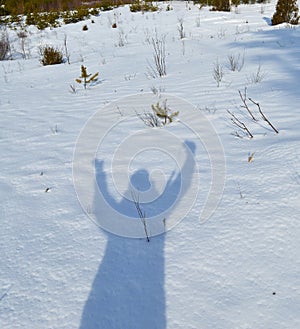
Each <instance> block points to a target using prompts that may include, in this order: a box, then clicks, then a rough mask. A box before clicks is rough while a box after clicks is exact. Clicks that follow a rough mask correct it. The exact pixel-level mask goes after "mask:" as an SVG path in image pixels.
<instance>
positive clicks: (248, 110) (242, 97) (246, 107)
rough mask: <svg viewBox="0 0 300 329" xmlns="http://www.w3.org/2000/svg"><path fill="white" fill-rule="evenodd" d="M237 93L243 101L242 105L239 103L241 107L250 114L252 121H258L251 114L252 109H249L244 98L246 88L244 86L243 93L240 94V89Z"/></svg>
mask: <svg viewBox="0 0 300 329" xmlns="http://www.w3.org/2000/svg"><path fill="white" fill-rule="evenodd" d="M239 95H240V98H241V100H242V102H243V104H244V105H241V107H242V108H244V109H246V110H247V112H248V113H249V115H250V116H251V118H252V119H253V120H254V121H258V120H257V119H256V118H255V116H254V115H253V113H252V111H251V110H250V108H249V106H248V104H247V102H246V100H247V88H245V90H244V95H242V93H241V91H240V90H239Z"/></svg>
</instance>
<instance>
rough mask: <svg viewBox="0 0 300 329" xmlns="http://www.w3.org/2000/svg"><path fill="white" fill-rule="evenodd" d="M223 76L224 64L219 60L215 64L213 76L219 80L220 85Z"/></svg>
mask: <svg viewBox="0 0 300 329" xmlns="http://www.w3.org/2000/svg"><path fill="white" fill-rule="evenodd" d="M223 76H224V72H223V66H222V65H221V64H220V63H219V62H218V61H217V62H216V63H215V64H214V70H213V78H214V79H215V81H216V82H217V86H218V87H219V86H220V82H221V81H222V79H223Z"/></svg>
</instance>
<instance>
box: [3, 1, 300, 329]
mask: <svg viewBox="0 0 300 329" xmlns="http://www.w3.org/2000/svg"><path fill="white" fill-rule="evenodd" d="M275 4H276V3H275V1H273V0H272V1H271V2H270V3H269V4H264V5H249V6H239V7H238V9H237V12H235V11H234V10H233V11H232V12H231V13H223V12H222V13H220V12H210V11H209V10H208V8H203V9H201V10H199V8H198V7H196V6H193V5H190V6H186V4H183V3H179V2H178V3H176V2H174V3H172V7H173V10H171V11H165V10H161V11H160V12H157V13H144V14H141V13H130V11H129V8H128V7H124V8H118V9H115V10H113V11H110V12H105V13H101V14H100V16H99V17H95V18H93V19H94V21H95V23H91V21H87V22H81V23H77V24H72V25H67V26H62V27H59V28H56V29H53V30H50V29H47V30H45V31H37V30H36V29H35V28H33V27H31V28H30V29H29V33H30V35H29V36H28V38H27V40H26V49H27V52H28V57H29V58H28V59H26V60H23V59H20V57H19V56H18V53H19V52H21V48H20V42H19V40H18V38H17V37H16V32H14V31H10V40H11V42H12V46H13V50H14V56H15V60H12V61H3V62H1V67H0V72H1V77H0V111H1V130H0V150H1V160H0V168H1V171H0V196H1V208H0V218H1V230H0V235H1V237H0V245H1V255H2V256H1V261H0V262H1V263H0V328H5V329H6V328H9V329H11V328H13V329H14V328H32V329H35V328H59V329H64V328H65V329H70V328H81V329H93V328H101V329H113V328H122V329H141V328H152V329H153V328H155V329H163V328H172V329H173V328H188V329H192V328H195V329H202V328H205V329H207V328H208V329H210V328H225V329H227V328H228V329H232V328H255V329H257V328H272V329H273V328H276V329H277V328H278V329H279V328H280V329H282V328H289V329H290V328H298V327H300V316H299V309H300V267H299V265H300V257H299V248H300V240H299V234H300V225H299V213H300V206H299V194H300V167H299V160H300V151H299V140H300V132H299V120H300V109H299V106H298V104H299V100H300V99H299V70H300V66H299V58H300V46H299V39H300V30H299V28H298V27H288V26H285V25H280V26H275V27H272V26H270V25H268V22H269V21H270V18H271V17H272V15H273V13H274V10H275ZM162 8H164V7H163V5H162ZM179 19H183V25H184V30H185V34H186V37H185V38H184V39H180V38H179V33H178V24H179ZM114 21H116V22H117V25H118V28H117V29H113V28H112V27H111V23H112V22H114ZM85 23H86V24H87V25H88V28H89V30H88V31H86V32H84V31H82V26H83V25H84V24H85ZM156 33H157V35H158V36H162V35H165V37H166V50H167V57H166V63H167V75H166V76H165V77H163V78H156V79H153V78H151V77H149V76H147V68H148V67H149V63H152V47H151V45H150V44H149V40H150V39H151V37H153V36H155V34H156ZM65 36H67V42H68V49H69V52H70V61H71V64H70V65H68V64H61V65H55V66H46V67H43V66H41V64H40V63H39V46H40V45H41V44H52V45H57V46H59V47H63V42H64V38H65ZM120 38H123V39H122V40H123V41H124V46H120ZM230 55H234V56H236V57H238V56H240V58H243V59H244V65H243V67H242V68H241V70H240V71H234V72H233V71H231V70H230V69H229V61H228V56H230ZM217 63H219V64H220V65H221V66H222V69H223V73H224V77H223V79H222V81H221V82H220V85H219V87H218V86H217V82H216V81H215V79H214V77H213V73H214V68H215V67H216V65H217ZM82 64H84V65H86V66H87V68H88V71H89V72H91V73H95V72H97V71H99V75H100V83H98V84H96V85H94V86H91V87H89V88H88V89H87V90H84V89H83V87H82V86H81V85H79V84H77V83H76V82H75V79H76V78H77V77H79V75H80V66H81V65H82ZM259 70H260V71H259ZM257 80H259V81H257ZM70 85H72V86H74V87H75V89H76V93H74V92H72V90H71V88H70ZM245 87H246V88H247V95H248V96H249V97H251V98H252V99H253V100H254V101H256V102H259V104H260V106H261V108H262V110H263V111H264V113H265V114H266V116H267V117H268V118H269V119H270V120H271V122H272V123H273V124H274V126H275V127H276V128H277V129H278V130H279V134H276V133H275V132H274V131H273V130H272V129H271V127H270V126H269V125H268V124H267V123H266V122H264V121H263V120H261V118H260V117H259V113H258V109H257V107H256V106H255V105H253V104H251V103H250V102H249V105H250V106H251V109H252V110H253V113H254V114H255V115H256V116H257V117H259V118H260V120H259V122H258V123H255V122H253V121H251V120H250V119H249V117H248V116H247V113H246V111H245V109H243V108H241V105H243V104H242V101H241V98H240V96H239V93H238V91H239V90H240V91H241V92H242V93H243V92H244V90H245ZM154 89H156V90H160V91H161V92H163V93H165V95H166V96H164V94H163V96H162V97H166V98H168V99H169V100H170V102H172V100H173V99H183V102H188V103H191V104H193V105H194V106H195V108H194V109H193V110H192V111H191V112H190V113H188V112H187V111H185V110H183V109H182V110H181V109H180V108H179V111H180V113H179V118H178V121H177V122H174V123H173V124H171V125H169V126H167V127H165V128H163V129H154V130H151V129H150V128H147V127H145V126H144V125H143V123H142V122H141V120H139V119H138V118H137V117H136V116H135V115H134V113H135V108H134V107H133V108H130V107H128V108H129V110H128V111H131V112H130V113H127V112H126V111H127V110H123V109H122V106H123V105H122V104H124V100H123V97H125V96H130V95H136V94H138V95H142V97H144V95H145V94H146V95H149V93H150V94H151V95H152V94H153V92H152V91H153V90H154ZM137 97H139V96H137ZM145 97H146V96H145ZM153 97H154V95H153ZM142 99H143V98H142ZM114 101H116V102H117V103H116V104H117V105H120V106H119V107H118V106H116V107H115V110H110V109H113V107H112V106H111V104H114V103H112V102H114ZM125 103H126V102H125ZM139 104H141V103H139ZM172 104H173V103H172ZM141 106H143V109H142V111H144V110H145V109H146V110H147V109H149V107H150V106H151V104H149V103H147V102H145V103H144V104H142V105H141ZM174 106H175V107H176V104H174ZM126 109H127V108H126ZM227 110H230V111H231V112H232V113H234V114H235V115H236V116H237V117H239V118H240V119H242V120H243V121H244V122H246V124H247V126H248V127H249V129H250V130H251V132H252V133H253V135H254V138H252V139H249V138H248V137H244V138H238V137H236V136H234V133H235V132H236V131H237V130H238V129H237V127H236V126H234V125H233V124H232V123H231V120H230V115H229V113H228V112H227ZM197 113H198V114H199V116H197V115H195V114H197ZM101 114H103V121H101V120H100V123H99V127H100V130H99V135H102V134H104V131H101V127H103V129H108V128H110V127H111V125H113V124H116V127H115V129H114V130H110V133H111V134H110V135H109V134H108V135H107V137H106V138H107V139H106V140H104V143H103V144H102V145H99V148H98V149H97V150H96V152H95V159H96V161H98V163H100V162H101V161H104V167H103V168H101V167H100V166H98V167H96V168H95V171H96V172H95V175H96V178H98V180H97V184H98V187H99V186H100V188H101V186H103V185H104V183H106V184H107V185H108V186H107V191H108V192H109V193H110V195H111V196H112V199H114V200H117V201H118V202H119V204H121V205H122V202H121V203H120V200H121V201H122V197H121V199H120V195H118V193H116V191H114V189H113V183H112V181H109V174H110V162H109V161H111V159H110V156H111V155H112V154H114V152H115V151H116V150H117V149H118V145H119V144H121V145H122V143H123V141H124V139H126V137H127V136H133V142H132V143H133V145H139V144H138V143H141V145H143V142H145V141H146V140H147V141H149V138H150V140H151V134H153V140H154V142H153V143H155V144H154V147H156V148H158V149H159V150H160V151H161V153H156V151H147V152H144V153H141V154H140V155H139V154H138V156H136V159H135V160H136V161H135V162H133V163H132V168H131V169H132V170H133V172H134V170H138V169H139V168H143V169H146V170H149V171H151V170H158V176H155V175H154V176H153V177H152V178H153V179H156V181H155V182H156V183H159V182H160V178H161V177H165V179H166V181H167V182H168V179H170V177H172V173H173V172H175V176H176V174H178V172H179V173H180V166H179V167H178V163H180V162H183V163H185V162H184V159H188V157H189V156H192V158H193V161H195V166H194V167H193V168H192V170H191V172H192V173H193V175H194V176H193V177H194V178H195V177H196V179H199V188H198V196H197V198H196V200H194V201H195V203H193V204H192V203H191V200H190V199H189V198H188V197H187V196H186V194H184V195H182V200H183V201H182V200H181V201H182V207H183V208H184V207H185V206H186V205H188V206H189V205H192V207H191V210H190V212H189V213H188V216H186V217H185V218H180V219H182V221H180V223H179V224H178V225H176V226H175V227H174V228H172V230H170V231H168V232H167V233H166V234H162V235H159V236H156V237H151V238H150V243H147V242H146V239H145V238H140V239H131V238H124V237H119V236H116V235H114V234H111V233H108V232H106V231H105V230H103V229H102V228H101V227H99V222H97V219H98V220H100V225H101V220H102V219H103V218H108V217H109V215H110V214H109V213H105V212H104V213H103V212H101V211H102V209H101V207H99V204H98V203H95V204H87V205H86V206H84V207H83V208H82V207H81V204H80V202H79V201H81V200H78V198H77V194H76V191H75V187H74V182H73V178H74V177H73V155H74V151H75V149H76V143H77V140H78V137H79V136H80V132H82V131H83V130H82V129H83V128H84V127H85V124H86V123H87V122H88V120H89V118H91V117H92V116H93V115H98V116H99V115H100V118H101ZM119 120H125V123H126V124H125V125H122V124H120V123H119ZM203 120H208V121H209V123H210V124H211V125H212V126H209V127H211V129H213V128H214V130H213V131H214V132H215V133H216V135H217V136H218V137H219V139H220V142H221V144H222V152H223V151H224V154H225V157H224V159H225V161H226V175H225V182H224V183H225V186H224V190H223V193H222V200H221V201H220V203H219V205H218V207H217V209H216V210H215V211H214V213H213V215H212V216H211V217H210V219H209V220H206V221H203V220H201V218H200V219H199V212H201V210H203V207H204V206H205V200H206V198H207V197H208V194H209V188H210V186H211V183H212V182H211V179H212V177H211V175H212V170H211V167H210V164H209V154H207V153H206V151H205V146H206V145H203V140H201V139H200V138H199V137H198V136H197V135H195V133H194V132H192V131H191V130H188V129H186V127H183V125H182V122H187V123H189V124H191V125H192V124H193V125H195V129H198V128H199V127H202V126H201V125H203V122H204V121H203ZM96 128H98V126H96ZM203 129H204V126H203ZM160 130H161V131H163V132H162V133H160V132H159V131H160ZM105 131H106V130H105ZM139 131H142V132H143V133H144V131H146V134H147V138H146V139H145V140H143V139H142V138H141V137H140V135H139V134H137V132H139ZM210 131H211V130H210ZM201 132H202V130H201V129H200V134H201ZM164 133H166V134H170V136H172V134H173V136H174V139H175V140H176V139H177V140H176V144H175V143H172V141H173V142H174V140H173V139H172V138H171V137H170V140H167V142H166V141H165V140H163V141H161V144H159V145H156V144H158V143H159V139H155V137H154V136H163V135H159V134H164ZM135 134H137V135H135ZM149 136H150V137H149ZM95 138H98V135H97V134H96V135H95ZM186 141H188V142H189V143H190V144H188V145H190V146H191V145H194V146H195V147H196V148H195V149H194V153H193V152H192V153H193V154H191V153H189V156H187V158H184V156H185V152H187V148H186V145H187V144H184V143H185V142H186ZM177 143H178V145H179V146H178V148H177ZM169 144H171V146H170V147H171V149H170V150H171V151H172V152H176V150H177V149H178V155H177V158H176V156H175V157H173V158H172V157H168V156H167V155H166V154H167V153H166V152H167V151H168V150H169V149H167V145H169ZM89 146H90V144H87V149H88V147H89ZM127 149H128V153H130V150H131V148H130V147H129V146H128V144H126V143H125V146H124V148H123V153H122V154H125V155H127V154H126V152H127ZM124 150H125V151H124ZM210 151H211V152H213V150H210ZM180 152H181V153H180ZM208 153H209V152H208ZM187 154H188V153H187ZM212 154H213V153H212ZM218 154H219V153H218ZM222 154H223V153H221V155H222ZM252 154H253V159H252V161H251V162H248V157H249V156H251V155H252ZM75 155H76V153H75ZM165 157H166V158H165ZM122 159H123V158H121V160H122ZM88 163H89V164H90V165H91V163H90V162H88ZM96 163H97V162H96ZM186 163H187V162H186ZM188 163H190V162H188ZM83 164H85V162H84V159H83ZM92 165H94V163H92ZM82 168H86V167H84V166H83V167H82ZM97 168H98V169H99V168H100V169H101V172H100V174H99V172H97ZM122 168H124V167H121V169H122ZM183 168H185V167H183ZM189 168H190V167H189ZM190 169H191V168H190ZM161 171H163V172H164V175H165V176H161V175H160V174H161ZM185 172H188V170H187V171H185ZM121 174H122V170H121ZM176 177H178V176H176ZM221 178H222V177H221ZM106 180H107V181H106ZM169 181H170V182H172V181H171V180H169ZM75 183H76V179H75ZM121 183H122V184H123V188H124V189H125V190H126V186H127V183H128V182H127V181H126V179H125V178H122V179H121ZM220 184H222V180H221V181H220ZM221 186H222V185H221ZM85 187H87V189H88V187H89V185H88V184H87V185H85ZM96 188H97V186H96V187H95V186H93V185H91V186H90V189H88V191H87V193H91V195H89V194H88V195H89V197H90V200H93V195H94V193H95V191H96ZM185 193H188V191H186V192H185ZM169 199H172V194H170V196H169V194H167V196H166V200H167V201H166V202H168V200H169ZM163 205H164V203H161V204H160V206H161V207H162V208H159V207H158V208H155V209H151V207H150V208H149V209H147V211H148V212H150V213H151V211H154V210H155V211H156V210H157V209H158V211H163V210H164V209H163ZM180 205H181V204H180ZM99 208H100V209H99ZM183 208H181V206H180V207H179V208H178V209H176V208H175V209H174V210H171V213H170V214H169V217H170V218H171V217H172V216H173V215H178V214H180V216H181V215H182V214H183V213H184V211H183V210H182V209H183ZM182 217H183V215H182ZM142 229H143V227H142V224H141V230H142ZM142 231H143V230H142Z"/></svg>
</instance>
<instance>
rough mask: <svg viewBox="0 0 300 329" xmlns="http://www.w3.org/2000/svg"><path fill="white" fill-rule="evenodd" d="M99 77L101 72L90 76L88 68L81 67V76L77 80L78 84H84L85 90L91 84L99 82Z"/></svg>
mask: <svg viewBox="0 0 300 329" xmlns="http://www.w3.org/2000/svg"><path fill="white" fill-rule="evenodd" d="M98 75H99V72H97V73H95V74H93V75H92V74H88V73H87V70H86V67H85V66H84V65H81V76H80V77H79V78H78V79H76V82H78V83H83V86H84V89H86V86H87V85H88V84H89V83H91V82H95V81H97V80H98Z"/></svg>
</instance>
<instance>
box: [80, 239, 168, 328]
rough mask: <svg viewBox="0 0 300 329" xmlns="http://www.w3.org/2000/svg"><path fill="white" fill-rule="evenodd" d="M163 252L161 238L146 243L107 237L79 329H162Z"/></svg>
mask: <svg viewBox="0 0 300 329" xmlns="http://www.w3.org/2000/svg"><path fill="white" fill-rule="evenodd" d="M163 248H164V236H163V235H161V236H158V237H155V238H152V239H151V241H150V243H148V242H146V239H129V238H121V237H116V236H114V235H111V234H108V242H107V245H106V251H105V256H104V258H103V260H102V263H101V264H100V266H99V270H98V273H97V275H96V277H95V280H94V282H93V286H92V289H91V293H90V295H89V298H88V300H87V302H86V304H85V307H84V311H83V314H82V319H81V326H80V328H81V329H96V328H97V329H98V328H99V329H148V328H149V329H165V328H166V319H165V292H164V251H163Z"/></svg>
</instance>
